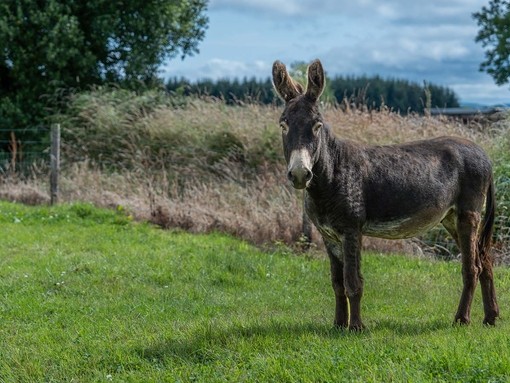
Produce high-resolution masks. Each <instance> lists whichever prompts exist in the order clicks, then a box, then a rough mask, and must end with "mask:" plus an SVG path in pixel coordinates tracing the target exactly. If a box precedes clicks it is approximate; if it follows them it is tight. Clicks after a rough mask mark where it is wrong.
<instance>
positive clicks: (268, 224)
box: [0, 89, 510, 254]
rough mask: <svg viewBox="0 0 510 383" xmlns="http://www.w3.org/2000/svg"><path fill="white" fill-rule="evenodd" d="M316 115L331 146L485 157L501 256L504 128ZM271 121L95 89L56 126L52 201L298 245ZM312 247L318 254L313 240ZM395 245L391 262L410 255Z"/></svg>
mask: <svg viewBox="0 0 510 383" xmlns="http://www.w3.org/2000/svg"><path fill="white" fill-rule="evenodd" d="M322 112H323V115H324V118H325V120H326V121H327V122H328V123H329V124H330V125H331V126H332V128H333V131H334V132H335V134H336V135H337V136H339V137H341V138H345V139H352V140H356V141H360V142H365V143H369V144H390V143H398V142H405V141H411V140H417V139H424V138H431V137H435V136H440V135H456V136H461V137H465V138H469V139H471V140H473V141H475V142H477V143H479V144H481V145H482V146H483V147H485V148H486V149H488V150H489V151H490V153H491V156H492V158H493V160H494V163H495V172H496V187H497V198H498V206H499V208H498V218H497V223H498V228H497V230H496V238H497V240H498V241H499V243H504V244H505V245H504V246H508V243H509V241H510V238H509V236H510V235H509V230H510V229H509V227H510V222H508V209H509V208H510V191H509V190H510V182H509V179H508V174H509V169H508V166H509V165H508V164H509V163H510V158H509V157H508V156H509V155H508V153H510V150H508V149H509V148H510V145H509V144H508V142H509V141H510V140H508V136H509V133H508V131H507V130H506V125H505V124H503V125H502V126H500V127H499V128H498V129H497V130H494V129H492V130H491V129H489V128H487V127H485V128H484V127H482V126H466V125H464V124H462V123H459V122H455V121H451V120H447V119H442V118H430V117H423V116H419V115H413V114H409V115H407V116H401V115H399V114H398V113H394V112H393V111H391V110H388V109H385V108H383V109H382V110H378V111H374V110H367V109H366V108H361V109H353V108H343V109H342V108H337V107H334V106H328V105H326V106H324V107H323V111H322ZM280 113H281V109H280V108H279V107H277V106H263V105H258V104H245V105H243V106H229V105H226V104H225V103H224V102H222V101H221V100H216V99H204V98H182V97H178V96H169V95H167V94H165V93H162V92H159V91H149V92H144V93H141V94H138V93H135V92H129V91H126V90H120V89H96V90H92V91H90V92H85V93H80V94H76V95H73V96H71V98H70V100H69V107H68V109H67V112H66V113H65V114H61V115H59V116H56V117H55V118H56V119H57V120H58V121H59V122H60V124H61V126H62V128H63V133H62V142H63V154H62V159H63V162H64V163H63V168H62V184H61V188H60V190H61V200H62V201H76V200H80V201H89V202H93V203H95V204H97V205H99V206H108V207H115V206H119V205H121V206H123V207H125V208H126V209H128V210H129V211H130V212H131V213H132V214H133V215H135V216H137V217H139V218H140V219H148V220H152V221H153V222H155V223H157V224H159V225H161V226H163V227H179V228H183V229H186V230H189V231H192V232H207V231H223V232H227V233H231V234H233V235H236V236H240V237H242V238H245V239H247V240H249V241H251V242H254V243H259V244H262V243H268V242H269V243H270V242H281V241H283V242H286V243H293V242H294V241H296V240H298V239H299V238H300V235H301V214H302V209H301V200H300V193H297V192H296V191H294V190H293V189H292V188H291V187H289V185H288V184H287V182H286V177H285V164H284V162H285V161H284V159H283V154H282V149H281V137H280V132H279V128H278V124H277V121H278V118H279V115H280ZM502 137H506V140H502ZM505 145H506V146H505ZM36 178H37V177H36ZM37 179H38V182H39V184H40V183H41V181H40V178H37ZM27 182H28V183H30V181H27ZM0 188H2V186H0ZM32 189H33V188H32ZM17 190H23V188H19V187H18V189H17ZM27 190H28V189H27ZM1 194H2V193H1V192H0V195H1ZM314 240H315V241H316V243H317V244H319V243H320V239H319V237H318V235H317V233H314ZM422 240H423V241H424V242H420V244H422V248H426V247H427V246H425V245H433V244H434V243H436V242H439V243H440V247H439V248H444V249H448V251H449V253H451V254H453V253H454V252H455V250H453V249H451V244H452V243H453V241H452V239H451V238H448V237H447V235H446V234H445V232H441V231H440V232H433V233H432V234H431V235H428V236H425V237H423V238H422ZM392 243H394V244H395V245H393V246H394V249H397V250H402V249H404V250H409V249H415V248H416V245H415V244H411V246H408V245H406V244H403V243H402V242H396V243H395V242H392ZM367 244H368V245H369V246H370V247H371V248H374V246H381V243H380V242H373V241H369V242H367ZM384 247H385V249H388V244H387V243H385V244H384ZM390 249H391V247H390ZM437 249H438V247H436V248H435V250H434V251H437Z"/></svg>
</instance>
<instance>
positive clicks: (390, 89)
mask: <svg viewBox="0 0 510 383" xmlns="http://www.w3.org/2000/svg"><path fill="white" fill-rule="evenodd" d="M327 84H328V85H327V86H328V89H327V90H326V91H325V93H326V95H325V96H326V97H325V98H326V100H327V101H329V102H334V103H338V104H342V103H349V105H350V106H354V107H358V108H359V107H367V108H369V109H376V110H377V109H380V108H382V107H387V108H390V109H392V110H394V111H396V112H399V113H402V114H407V113H409V112H416V113H423V112H424V109H425V107H426V106H427V104H428V103H429V104H430V107H432V108H435V107H438V108H445V107H458V106H459V100H458V98H457V95H456V94H455V92H454V91H453V90H451V89H449V88H447V87H444V86H439V85H435V84H430V83H424V84H423V85H420V84H418V83H415V82H411V81H408V80H402V79H391V78H389V79H385V78H382V77H380V76H372V77H369V76H360V77H355V76H336V77H333V78H332V79H329V81H328V82H327ZM166 90H167V91H168V92H171V93H174V94H178V95H183V96H191V95H201V96H204V95H206V96H212V97H217V98H220V99H223V100H225V102H227V103H228V104H239V103H246V102H258V103H262V104H273V103H276V102H278V100H277V99H278V98H277V96H276V94H275V93H274V91H273V84H272V83H271V80H270V79H269V78H267V79H256V78H244V79H241V80H240V79H219V80H210V79H204V80H199V81H196V82H190V81H188V80H186V79H184V78H171V79H169V80H168V81H167V83H166ZM428 95H429V96H428ZM323 98H324V97H323Z"/></svg>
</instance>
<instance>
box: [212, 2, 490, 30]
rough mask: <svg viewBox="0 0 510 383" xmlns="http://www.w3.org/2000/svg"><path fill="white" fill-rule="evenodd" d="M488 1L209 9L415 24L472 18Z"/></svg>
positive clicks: (266, 4)
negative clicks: (462, 15)
mask: <svg viewBox="0 0 510 383" xmlns="http://www.w3.org/2000/svg"><path fill="white" fill-rule="evenodd" d="M486 3H487V2H486V0H450V1H445V0H429V1H409V0H388V1H385V2H384V3H381V1H380V0H359V1H352V0H283V1H273V0H211V1H210V4H209V9H210V10H213V11H214V10H236V11H238V12H246V13H254V12H255V13H260V14H264V15H265V16H273V17H281V16H295V17H303V18H308V19H310V17H319V18H320V17H322V16H324V15H331V14H335V15H338V16H345V15H349V16H350V17H356V18H358V17H360V18H362V17H370V18H371V19H373V18H374V17H378V18H380V19H385V20H389V21H400V22H404V23H405V22H408V23H412V24H416V22H420V21H421V22H423V21H425V22H427V23H436V24H437V23H441V22H449V23H458V22H459V15H461V14H463V13H464V14H465V16H466V17H465V18H470V17H471V13H472V12H476V11H478V10H479V9H481V7H482V6H484V5H486ZM466 10H468V12H467V13H466ZM460 22H462V21H460Z"/></svg>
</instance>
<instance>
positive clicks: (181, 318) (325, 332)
mask: <svg viewBox="0 0 510 383" xmlns="http://www.w3.org/2000/svg"><path fill="white" fill-rule="evenodd" d="M0 227H1V230H0V382H71V381H72V382H96V381H97V382H107V381H113V382H191V381H198V382H228V381H230V382H243V381H244V382H257V381H259V382H266V381H271V382H273V381H281V382H343V381H345V382H391V381H395V382H402V381H412V382H420V381H431V382H432V381H433V382H436V381H445V382H506V381H509V380H510V325H509V324H508V322H507V317H508V314H507V312H508V309H507V308H508V304H509V298H508V297H509V294H508V292H509V290H510V272H509V270H508V269H506V268H497V269H496V271H495V276H496V285H497V289H498V293H499V298H500V306H501V311H502V319H501V320H500V321H499V322H498V325H497V326H496V327H495V328H486V327H484V326H482V324H481V322H482V317H483V316H482V307H481V306H482V305H481V298H480V294H479V292H478V293H477V296H476V297H475V301H474V305H473V318H472V319H473V324H472V325H471V326H469V327H455V326H452V325H451V322H452V320H453V315H454V313H455V309H456V305H457V303H458V299H459V297H460V289H461V277H460V265H459V264H458V263H453V262H451V263H447V262H440V261H430V260H425V259H416V258H409V257H405V256H383V255H377V254H365V255H364V258H363V272H364V276H365V287H366V288H365V296H364V299H363V314H364V319H365V324H366V325H367V326H368V328H369V329H368V330H367V331H365V332H362V333H350V332H348V331H341V330H336V329H334V328H333V327H332V320H333V304H334V298H333V292H332V289H331V286H330V282H329V265H328V263H327V261H326V260H325V259H315V258H310V257H304V256H296V255H294V254H292V253H290V252H289V251H286V250H285V249H280V250H275V251H273V252H263V251H261V250H259V249H257V248H254V247H252V246H250V245H248V244H247V243H245V242H242V241H239V240H236V239H233V238H230V237H226V236H223V235H219V234H213V235H190V234H186V233H180V232H171V231H162V230H158V229H155V228H153V227H151V226H148V225H145V224H136V223H132V222H130V219H129V217H127V216H126V214H125V213H124V212H122V211H117V212H111V211H105V210H98V209H95V208H92V207H91V206H89V205H71V206H58V207H55V208H48V207H37V208H33V207H32V208H29V207H24V206H20V205H15V204H8V203H2V202H0Z"/></svg>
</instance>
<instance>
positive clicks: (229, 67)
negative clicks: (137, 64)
mask: <svg viewBox="0 0 510 383" xmlns="http://www.w3.org/2000/svg"><path fill="white" fill-rule="evenodd" d="M271 65H272V64H271V63H269V62H265V61H263V60H255V61H253V62H246V61H239V60H227V59H220V58H213V59H210V60H208V61H206V62H203V63H199V64H195V65H185V66H182V65H177V66H175V65H171V64H169V65H168V66H166V67H165V68H163V70H162V75H163V77H165V78H167V77H184V78H186V79H188V80H191V81H196V80H204V79H212V80H218V79H223V78H238V79H242V78H244V77H246V78H253V77H255V78H258V79H265V78H267V77H268V76H269V73H271Z"/></svg>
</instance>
